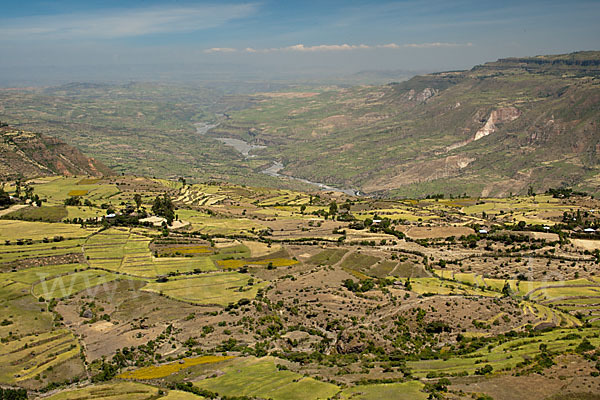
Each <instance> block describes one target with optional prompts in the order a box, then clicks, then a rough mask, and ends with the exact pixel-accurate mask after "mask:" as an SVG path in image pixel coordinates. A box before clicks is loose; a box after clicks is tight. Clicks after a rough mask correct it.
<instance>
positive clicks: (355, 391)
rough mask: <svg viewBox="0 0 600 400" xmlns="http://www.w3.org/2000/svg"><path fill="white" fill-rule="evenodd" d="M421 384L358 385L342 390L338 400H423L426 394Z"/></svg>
mask: <svg viewBox="0 0 600 400" xmlns="http://www.w3.org/2000/svg"><path fill="white" fill-rule="evenodd" d="M423 386H424V385H423V384H422V383H421V382H418V381H411V382H403V383H381V384H373V385H359V386H353V387H350V388H348V389H344V390H342V393H341V395H340V399H343V400H379V399H395V400H425V399H427V396H428V395H427V393H425V392H423V391H422V389H423Z"/></svg>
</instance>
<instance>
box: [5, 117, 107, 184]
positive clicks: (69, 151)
mask: <svg viewBox="0 0 600 400" xmlns="http://www.w3.org/2000/svg"><path fill="white" fill-rule="evenodd" d="M0 136H1V138H2V141H1V142H0V179H15V178H20V177H23V178H32V177H37V176H48V175H66V176H72V175H90V176H98V177H99V176H104V175H112V174H113V172H112V171H111V169H110V168H108V167H107V166H105V165H104V164H102V163H101V162H100V161H97V160H94V159H93V158H89V157H87V156H85V155H84V154H83V153H81V151H79V150H78V149H76V148H75V147H72V146H69V145H68V144H66V143H64V142H62V141H60V140H58V139H56V138H53V137H48V136H43V135H40V134H37V133H33V132H26V131H21V130H17V129H13V128H11V127H8V126H4V127H1V128H0Z"/></svg>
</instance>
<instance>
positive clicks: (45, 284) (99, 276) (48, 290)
mask: <svg viewBox="0 0 600 400" xmlns="http://www.w3.org/2000/svg"><path fill="white" fill-rule="evenodd" d="M115 279H119V276H118V275H115V274H111V273H110V272H106V271H98V270H85V271H80V272H75V273H73V274H69V275H64V276H59V277H56V278H53V279H47V280H44V281H42V282H40V283H38V284H36V285H35V286H34V287H33V294H34V296H36V297H43V298H44V299H46V300H50V299H62V298H65V297H68V296H71V295H73V294H76V293H79V292H83V291H86V290H87V291H88V292H90V293H92V292H93V290H91V288H93V287H94V286H98V285H102V284H105V283H108V282H112V281H114V280H115Z"/></svg>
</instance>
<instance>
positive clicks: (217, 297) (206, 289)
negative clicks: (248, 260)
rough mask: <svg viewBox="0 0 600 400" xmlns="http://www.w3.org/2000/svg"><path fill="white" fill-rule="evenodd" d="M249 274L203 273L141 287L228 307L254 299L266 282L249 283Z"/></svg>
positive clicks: (201, 302)
mask: <svg viewBox="0 0 600 400" xmlns="http://www.w3.org/2000/svg"><path fill="white" fill-rule="evenodd" d="M249 279H250V277H249V276H248V275H245V274H240V273H238V272H222V273H210V274H203V275H201V276H198V277H193V278H182V279H173V280H169V281H168V282H164V283H158V282H151V283H149V284H147V285H146V286H145V287H144V288H143V289H142V290H147V291H151V292H155V293H161V294H163V295H165V296H167V297H171V298H173V299H176V300H182V301H186V302H190V303H195V304H218V305H222V306H226V305H227V304H229V303H235V302H237V301H238V300H240V299H244V298H245V299H253V298H254V297H255V296H256V292H257V291H258V289H260V288H262V287H264V286H266V285H267V283H266V282H255V283H254V284H253V285H248V280H249Z"/></svg>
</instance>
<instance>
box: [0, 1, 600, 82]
mask: <svg viewBox="0 0 600 400" xmlns="http://www.w3.org/2000/svg"><path fill="white" fill-rule="evenodd" d="M1 5H2V23H1V24H0V51H1V52H2V54H3V57H1V58H0V68H1V67H15V66H20V65H32V64H33V65H37V66H45V65H48V66H58V67H60V66H65V65H80V66H85V65H101V64H107V65H112V66H119V65H129V64H173V63H182V64H203V63H204V64H206V63H217V64H222V65H227V64H231V65H234V64H235V65H238V66H239V65H247V66H248V67H249V68H280V69H281V68H288V69H290V68H291V69H293V68H302V69H306V68H315V69H319V68H325V69H327V68H330V69H331V68H339V69H340V70H341V71H344V72H351V71H353V70H356V71H358V70H362V69H383V70H386V69H387V70H393V69H410V70H442V69H454V68H468V67H470V66H472V65H474V64H478V63H482V62H485V61H491V60H495V59H497V58H500V57H507V56H525V55H536V54H549V53H562V52H570V51H577V50H592V49H600V45H599V44H600V43H599V41H600V24H599V23H598V17H600V1H589V0H587V1H577V0H576V1H569V2H565V1H552V0H550V1H512V0H509V1H487V0H479V1H472V0H464V1H452V0H447V1H441V0H440V1H414V0H413V1H353V0H346V1H327V0H321V1H313V0H304V1H270V0H264V1H260V0H259V1H250V2H243V1H215V2H206V1H152V0H150V1H114V0H103V1H99V0H91V1H90V0H84V1H81V0H79V1H70V0H69V1H60V0H54V1H52V0H45V1H37V0H22V1H19V2H7V1H2V2H1Z"/></svg>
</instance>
